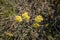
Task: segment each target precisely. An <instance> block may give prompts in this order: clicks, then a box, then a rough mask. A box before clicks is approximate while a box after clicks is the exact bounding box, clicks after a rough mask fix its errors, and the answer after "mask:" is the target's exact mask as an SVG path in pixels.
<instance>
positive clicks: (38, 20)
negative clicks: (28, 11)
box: [35, 15, 43, 22]
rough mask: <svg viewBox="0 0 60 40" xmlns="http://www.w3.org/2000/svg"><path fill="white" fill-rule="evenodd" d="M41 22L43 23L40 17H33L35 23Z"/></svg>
mask: <svg viewBox="0 0 60 40" xmlns="http://www.w3.org/2000/svg"><path fill="white" fill-rule="evenodd" d="M41 21H43V17H42V16H41V15H38V16H37V17H35V22H41Z"/></svg>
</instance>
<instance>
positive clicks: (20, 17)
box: [15, 12, 43, 28]
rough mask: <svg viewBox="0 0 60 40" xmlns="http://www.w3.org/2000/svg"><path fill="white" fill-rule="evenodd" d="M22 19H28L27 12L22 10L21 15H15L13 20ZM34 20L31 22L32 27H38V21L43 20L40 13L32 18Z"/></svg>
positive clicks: (19, 20) (18, 20)
mask: <svg viewBox="0 0 60 40" xmlns="http://www.w3.org/2000/svg"><path fill="white" fill-rule="evenodd" d="M22 19H23V20H25V21H26V22H28V21H29V20H30V16H29V15H28V12H24V13H22V16H18V15H17V16H15V20H16V21H17V22H21V21H22ZM34 21H35V23H34V24H33V27H34V28H38V27H39V26H40V25H39V22H41V21H43V17H42V16H41V15H37V16H36V17H35V18H34Z"/></svg>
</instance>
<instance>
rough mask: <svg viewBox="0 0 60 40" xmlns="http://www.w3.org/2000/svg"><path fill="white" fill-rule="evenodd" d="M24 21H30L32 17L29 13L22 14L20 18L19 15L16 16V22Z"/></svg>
mask: <svg viewBox="0 0 60 40" xmlns="http://www.w3.org/2000/svg"><path fill="white" fill-rule="evenodd" d="M22 19H24V20H25V21H29V19H30V16H29V15H28V12H24V13H23V14H22V16H18V15H17V16H15V20H16V21H17V22H21V21H22Z"/></svg>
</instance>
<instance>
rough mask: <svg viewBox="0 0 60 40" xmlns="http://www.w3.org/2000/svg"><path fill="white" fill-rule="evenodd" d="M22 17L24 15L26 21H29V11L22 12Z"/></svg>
mask: <svg viewBox="0 0 60 40" xmlns="http://www.w3.org/2000/svg"><path fill="white" fill-rule="evenodd" d="M22 17H23V19H24V20H26V21H29V19H30V16H29V15H28V12H24V13H23V14H22Z"/></svg>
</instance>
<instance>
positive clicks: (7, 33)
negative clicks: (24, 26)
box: [5, 32, 13, 37]
mask: <svg viewBox="0 0 60 40" xmlns="http://www.w3.org/2000/svg"><path fill="white" fill-rule="evenodd" d="M5 34H6V35H8V36H10V37H12V36H13V34H12V33H11V32H6V33H5Z"/></svg>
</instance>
